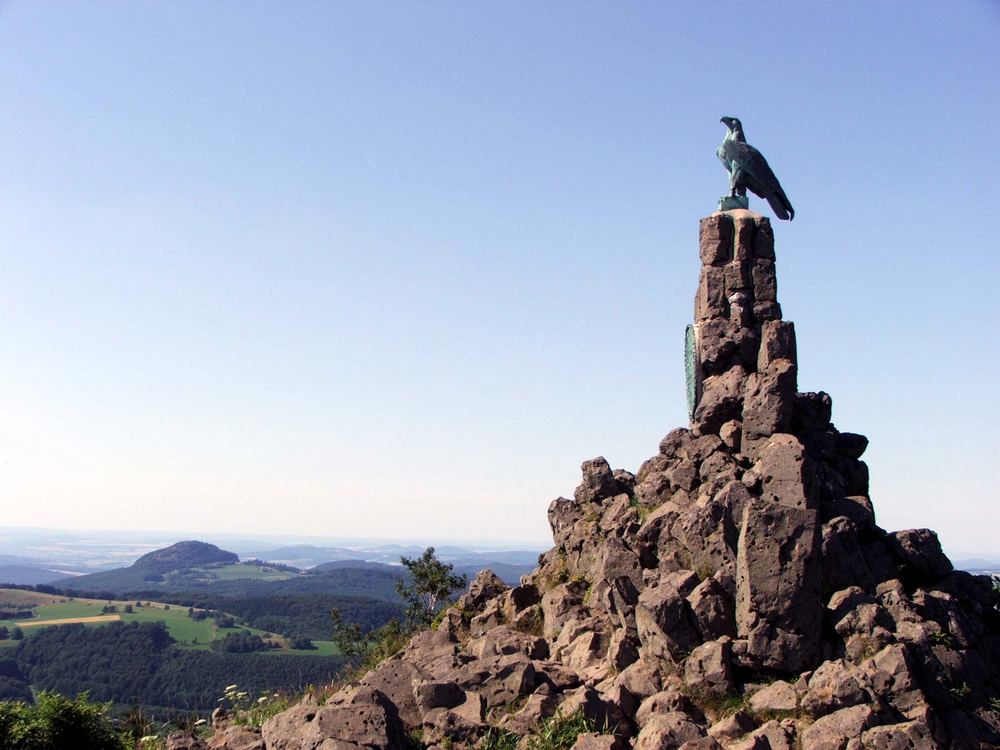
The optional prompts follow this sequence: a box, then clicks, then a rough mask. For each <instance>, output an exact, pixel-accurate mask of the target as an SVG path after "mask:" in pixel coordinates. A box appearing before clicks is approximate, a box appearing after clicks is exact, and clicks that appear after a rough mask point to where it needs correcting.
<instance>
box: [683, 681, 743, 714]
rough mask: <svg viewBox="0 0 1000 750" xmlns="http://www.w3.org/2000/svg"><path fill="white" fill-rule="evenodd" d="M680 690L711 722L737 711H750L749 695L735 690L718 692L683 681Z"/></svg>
mask: <svg viewBox="0 0 1000 750" xmlns="http://www.w3.org/2000/svg"><path fill="white" fill-rule="evenodd" d="M681 692H682V693H683V694H684V695H686V696H687V697H688V698H690V699H691V702H692V703H694V705H695V706H697V707H698V709H699V710H700V711H701V712H702V713H703V714H705V715H706V716H707V717H709V719H711V720H712V721H713V722H714V721H718V720H719V719H722V718H724V717H726V716H731V715H733V714H735V713H737V712H739V711H743V712H745V713H747V714H751V713H752V712H751V711H750V698H749V696H745V695H740V693H738V692H736V691H735V690H726V691H725V692H720V691H718V690H709V689H706V688H703V687H695V686H692V685H688V684H686V683H685V684H684V685H682V686H681Z"/></svg>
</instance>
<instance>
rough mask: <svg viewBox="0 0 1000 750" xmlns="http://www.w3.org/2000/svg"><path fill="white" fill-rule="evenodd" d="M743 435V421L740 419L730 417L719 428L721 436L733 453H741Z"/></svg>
mask: <svg viewBox="0 0 1000 750" xmlns="http://www.w3.org/2000/svg"><path fill="white" fill-rule="evenodd" d="M742 435H743V423H742V422H741V421H740V420H738V419H730V420H729V421H728V422H725V423H723V425H722V426H721V427H720V428H719V438H720V439H721V440H722V443H723V444H724V445H725V446H726V447H727V448H729V450H731V451H732V452H733V453H739V451H740V441H741V440H742Z"/></svg>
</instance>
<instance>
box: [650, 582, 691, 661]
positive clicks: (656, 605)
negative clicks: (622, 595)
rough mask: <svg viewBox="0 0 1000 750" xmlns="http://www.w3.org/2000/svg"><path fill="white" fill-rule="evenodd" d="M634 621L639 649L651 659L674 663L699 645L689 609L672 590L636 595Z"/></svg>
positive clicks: (662, 589) (655, 590)
mask: <svg viewBox="0 0 1000 750" xmlns="http://www.w3.org/2000/svg"><path fill="white" fill-rule="evenodd" d="M635 619H636V627H637V628H638V632H639V640H640V642H641V643H642V649H643V650H644V651H645V652H646V653H648V654H650V656H653V657H656V658H661V659H664V658H665V659H668V660H674V659H675V658H676V657H677V656H678V655H679V654H680V653H682V652H689V651H690V650H691V649H692V648H693V647H694V646H695V645H697V643H698V640H699V639H698V631H697V630H696V628H695V627H694V623H693V622H692V616H691V607H690V605H689V604H688V602H687V599H685V598H684V597H683V596H681V593H680V592H679V591H678V590H677V589H676V588H674V587H673V586H669V585H662V586H657V587H656V588H647V589H645V590H644V591H643V592H642V593H641V594H640V595H639V603H638V604H637V605H636V608H635Z"/></svg>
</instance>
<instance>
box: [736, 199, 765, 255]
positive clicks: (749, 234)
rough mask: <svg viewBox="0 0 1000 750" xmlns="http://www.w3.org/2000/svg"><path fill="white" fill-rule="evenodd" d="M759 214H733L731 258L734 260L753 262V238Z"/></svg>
mask: <svg viewBox="0 0 1000 750" xmlns="http://www.w3.org/2000/svg"><path fill="white" fill-rule="evenodd" d="M757 216H759V214H754V213H752V212H749V211H747V212H745V213H742V214H733V216H732V218H733V258H734V259H735V260H753V257H754V255H753V251H754V244H753V238H754V234H755V233H756V229H757V227H756V221H755V219H756V217H757Z"/></svg>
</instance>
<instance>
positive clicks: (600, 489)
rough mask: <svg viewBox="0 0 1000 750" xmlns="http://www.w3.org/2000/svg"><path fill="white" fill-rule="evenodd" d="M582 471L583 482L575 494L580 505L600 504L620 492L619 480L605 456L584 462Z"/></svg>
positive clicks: (581, 467)
mask: <svg viewBox="0 0 1000 750" xmlns="http://www.w3.org/2000/svg"><path fill="white" fill-rule="evenodd" d="M580 470H581V471H582V472H583V480H582V481H581V482H580V485H579V486H578V487H577V488H576V491H575V492H574V493H573V497H574V498H575V499H576V501H577V502H578V503H580V504H583V503H593V502H598V501H600V500H603V499H604V498H606V497H613V496H614V495H617V494H618V493H619V492H620V486H619V484H618V480H617V479H615V475H614V472H613V471H611V467H610V466H609V465H608V462H607V460H606V459H605V458H604V456H598V457H597V458H592V459H590V460H589V461H584V462H583V464H582V465H581V466H580Z"/></svg>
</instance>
